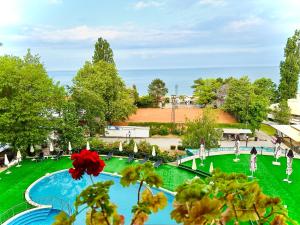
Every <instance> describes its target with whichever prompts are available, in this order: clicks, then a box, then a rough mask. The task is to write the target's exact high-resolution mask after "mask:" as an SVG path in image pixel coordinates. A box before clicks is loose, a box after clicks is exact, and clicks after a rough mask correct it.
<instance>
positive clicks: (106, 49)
mask: <svg viewBox="0 0 300 225" xmlns="http://www.w3.org/2000/svg"><path fill="white" fill-rule="evenodd" d="M101 60H102V61H104V62H107V63H110V64H115V61H114V54H113V51H112V49H111V48H110V45H109V43H108V42H107V40H105V39H104V38H102V37H100V38H98V40H97V42H96V44H95V50H94V56H93V63H97V62H99V61H101Z"/></svg>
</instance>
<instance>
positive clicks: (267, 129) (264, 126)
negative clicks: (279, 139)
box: [260, 124, 276, 136]
mask: <svg viewBox="0 0 300 225" xmlns="http://www.w3.org/2000/svg"><path fill="white" fill-rule="evenodd" d="M260 130H261V131H263V132H265V133H266V134H268V135H270V136H274V135H275V134H276V130H275V128H273V127H271V126H269V125H267V124H261V126H260Z"/></svg>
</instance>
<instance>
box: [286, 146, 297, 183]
mask: <svg viewBox="0 0 300 225" xmlns="http://www.w3.org/2000/svg"><path fill="white" fill-rule="evenodd" d="M286 156H287V157H286V172H285V173H286V175H287V178H286V179H284V180H283V181H285V182H288V183H292V181H290V180H289V178H290V176H291V174H292V173H293V158H294V153H293V151H292V150H291V149H290V150H289V151H288V153H287V155H286Z"/></svg>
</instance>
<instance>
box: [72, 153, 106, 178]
mask: <svg viewBox="0 0 300 225" xmlns="http://www.w3.org/2000/svg"><path fill="white" fill-rule="evenodd" d="M71 159H72V160H74V161H73V166H74V168H70V169H69V173H70V174H71V175H72V178H73V179H75V180H79V179H81V178H82V175H83V174H84V173H87V174H88V175H93V176H98V175H99V174H100V172H102V170H103V168H104V166H105V163H104V161H103V160H102V159H100V157H99V155H98V153H97V152H93V151H89V150H86V149H83V150H81V152H80V153H73V154H72V156H71Z"/></svg>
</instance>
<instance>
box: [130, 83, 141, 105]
mask: <svg viewBox="0 0 300 225" xmlns="http://www.w3.org/2000/svg"><path fill="white" fill-rule="evenodd" d="M132 97H133V99H134V104H135V105H137V104H138V101H139V93H138V91H137V88H136V85H135V84H134V85H132Z"/></svg>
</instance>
